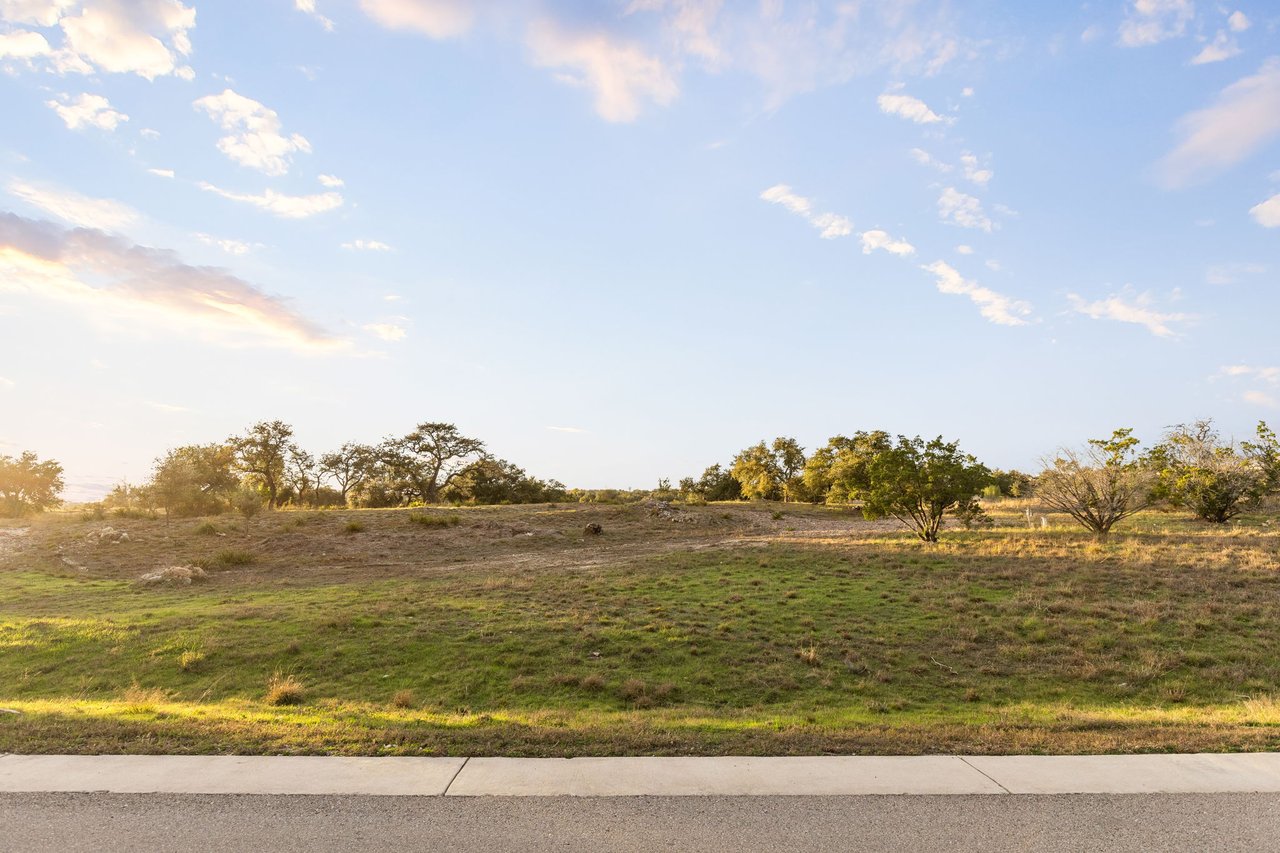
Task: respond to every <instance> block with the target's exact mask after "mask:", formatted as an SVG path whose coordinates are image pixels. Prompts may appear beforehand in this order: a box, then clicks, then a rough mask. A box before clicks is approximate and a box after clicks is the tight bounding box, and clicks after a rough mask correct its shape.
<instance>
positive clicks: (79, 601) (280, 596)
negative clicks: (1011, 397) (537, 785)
mask: <svg viewBox="0 0 1280 853" xmlns="http://www.w3.org/2000/svg"><path fill="white" fill-rule="evenodd" d="M424 512H425V513H428V514H430V513H432V512H434V513H437V514H438V515H440V516H446V515H449V514H454V515H457V516H458V520H457V521H455V522H448V523H438V524H437V523H423V522H422V521H421V517H422V513H424ZM779 512H780V513H781V516H780V517H776V518H775V515H777V514H778V513H779ZM417 513H418V516H419V518H418V519H413V518H411V514H410V513H409V512H403V511H372V510H370V511H361V512H331V513H305V514H304V513H275V514H271V515H267V516H264V517H260V518H258V519H254V520H253V521H252V522H244V521H242V520H231V519H212V520H209V521H207V522H205V521H200V520H197V521H189V520H184V521H178V520H175V521H173V522H172V523H165V522H164V521H150V520H115V519H109V520H107V521H102V520H94V519H81V518H79V517H61V518H58V517H50V518H43V519H39V520H37V521H36V522H35V523H33V524H32V525H31V529H30V530H29V531H28V532H27V533H26V534H25V535H22V536H14V535H12V534H10V535H7V536H5V537H3V538H0V542H8V543H9V545H8V551H7V552H3V551H0V708H4V709H9V710H12V711H17V712H19V713H0V752H4V751H8V752H29V753H36V752H79V753H107V752H144V753H150V752H174V753H230V752H234V753H311V754H316V753H332V754H351V755H356V754H389V755H419V754H435V755H610V754H659V755H684V754H821V753H890V754H914V753H940V752H963V753H1007V752H1045V753H1086V752H1111V751H1117V752H1137V751H1210V750H1239V749H1251V750H1257V749H1280V534H1278V533H1277V532H1275V527H1274V526H1273V525H1272V524H1270V523H1268V522H1267V520H1266V519H1262V518H1253V519H1246V520H1245V522H1244V523H1242V524H1240V525H1237V526H1234V527H1233V528H1229V529H1221V528H1217V529H1214V528H1209V527H1207V526H1202V525H1197V524H1192V523H1189V522H1186V521H1183V520H1182V519H1178V518H1175V517H1170V516H1163V515H1157V514H1151V515H1147V516H1143V517H1140V518H1139V519H1137V521H1136V522H1135V523H1134V524H1132V525H1130V526H1129V527H1128V528H1126V530H1125V531H1121V532H1118V533H1117V534H1115V535H1113V537H1112V538H1111V540H1110V541H1107V542H1105V543H1098V542H1095V541H1093V540H1092V539H1091V538H1089V537H1088V536H1086V535H1084V534H1083V533H1080V534H1077V533H1075V532H1074V531H1072V530H1070V529H1069V528H1067V527H1065V526H1062V527H1051V528H1050V529H1047V530H1039V529H1035V530H1028V529H1026V524H1025V521H1024V520H1023V519H1022V518H1021V516H1019V515H1018V514H1017V513H1016V512H1013V511H1010V512H1006V513H1004V514H1003V515H1000V514H999V513H998V520H999V521H1000V522H1001V524H1002V525H1003V526H997V528H996V529H994V530H987V531H981V532H965V531H948V532H946V533H944V541H943V542H942V543H940V544H939V545H933V546H930V545H925V544H923V543H918V542H915V541H913V540H912V539H911V538H910V537H909V536H908V535H906V534H904V533H900V532H897V531H896V530H895V529H894V528H893V527H892V525H884V524H868V523H866V522H862V521H860V520H858V518H857V516H856V515H854V514H851V513H849V512H847V511H845V512H840V511H829V510H826V509H823V508H813V507H792V506H788V507H782V508H779V507H777V506H727V507H726V506H721V505H713V506H708V507H691V508H688V509H686V510H683V511H681V512H680V514H679V518H677V519H675V520H671V519H668V518H662V517H655V516H652V515H650V514H649V513H648V512H646V511H645V509H644V508H642V507H626V508H609V507H598V508H597V507H576V506H573V507H537V508H517V507H506V508H495V509H484V510H480V509H477V510H420V511H417ZM592 521H595V522H598V523H601V524H602V526H603V527H604V528H605V533H604V534H603V535H601V536H598V537H593V536H589V535H585V534H583V532H582V528H583V525H584V524H586V523H588V522H592ZM106 524H111V525H112V526H114V527H116V528H117V529H123V530H126V531H127V532H128V533H129V537H130V538H129V540H128V541H127V542H122V543H119V544H94V543H90V542H89V541H88V540H87V539H86V535H87V534H88V533H89V532H91V531H95V530H99V529H100V528H102V527H103V526H104V525H106ZM0 547H2V546H0ZM190 562H198V563H201V564H203V565H205V566H206V567H207V568H208V569H209V575H210V576H209V579H208V580H207V581H205V582H203V583H197V584H194V585H192V586H190V587H167V586H162V587H154V586H141V585H139V584H137V583H136V582H135V579H136V578H137V576H139V575H141V574H143V573H144V572H147V571H151V570H154V569H155V568H157V567H163V566H164V565H170V564H173V563H190ZM273 678H276V680H277V682H279V681H280V680H283V679H289V678H292V680H293V682H294V683H296V684H297V685H300V687H301V695H300V696H284V697H277V698H285V699H290V698H294V699H299V700H300V704H293V705H274V704H271V703H270V702H269V701H268V690H269V683H270V682H271V681H272V679H273Z"/></svg>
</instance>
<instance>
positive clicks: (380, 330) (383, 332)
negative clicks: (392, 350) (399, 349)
mask: <svg viewBox="0 0 1280 853" xmlns="http://www.w3.org/2000/svg"><path fill="white" fill-rule="evenodd" d="M362 328H363V329H364V330H365V331H366V332H368V333H370V334H371V335H373V336H375V337H378V338H381V339H382V340H384V341H399V340H403V339H404V336H405V335H407V334H408V330H406V329H405V327H404V326H401V325H399V324H398V323H367V324H365V325H364V326H363V327H362Z"/></svg>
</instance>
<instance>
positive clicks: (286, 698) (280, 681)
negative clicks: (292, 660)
mask: <svg viewBox="0 0 1280 853" xmlns="http://www.w3.org/2000/svg"><path fill="white" fill-rule="evenodd" d="M305 698H306V689H305V688H304V687H303V686H302V682H301V681H299V680H298V679H297V678H296V677H295V676H293V675H285V674H284V673H281V672H277V673H275V674H274V675H272V676H271V680H270V681H268V682H267V704H268V705H301V704H302V700H303V699H305Z"/></svg>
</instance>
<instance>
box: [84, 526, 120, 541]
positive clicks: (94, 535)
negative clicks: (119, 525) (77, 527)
mask: <svg viewBox="0 0 1280 853" xmlns="http://www.w3.org/2000/svg"><path fill="white" fill-rule="evenodd" d="M84 538H85V539H86V540H88V541H89V542H90V543H92V544H94V545H101V544H103V543H104V542H105V543H108V544H111V545H119V544H120V543H121V542H128V541H129V534H128V533H125V532H124V531H123V530H116V529H115V528H114V527H104V528H102V529H101V530H90V531H89V533H88V534H87V535H86V536H85V537H84Z"/></svg>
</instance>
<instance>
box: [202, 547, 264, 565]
mask: <svg viewBox="0 0 1280 853" xmlns="http://www.w3.org/2000/svg"><path fill="white" fill-rule="evenodd" d="M257 559H258V558H257V557H255V556H254V555H253V554H252V553H250V552H249V551H240V550H237V549H235V548H224V549H223V550H221V551H219V552H218V553H216V554H214V555H213V563H214V565H217V566H247V565H249V564H250V563H253V562H255V561H256V560H257Z"/></svg>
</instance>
